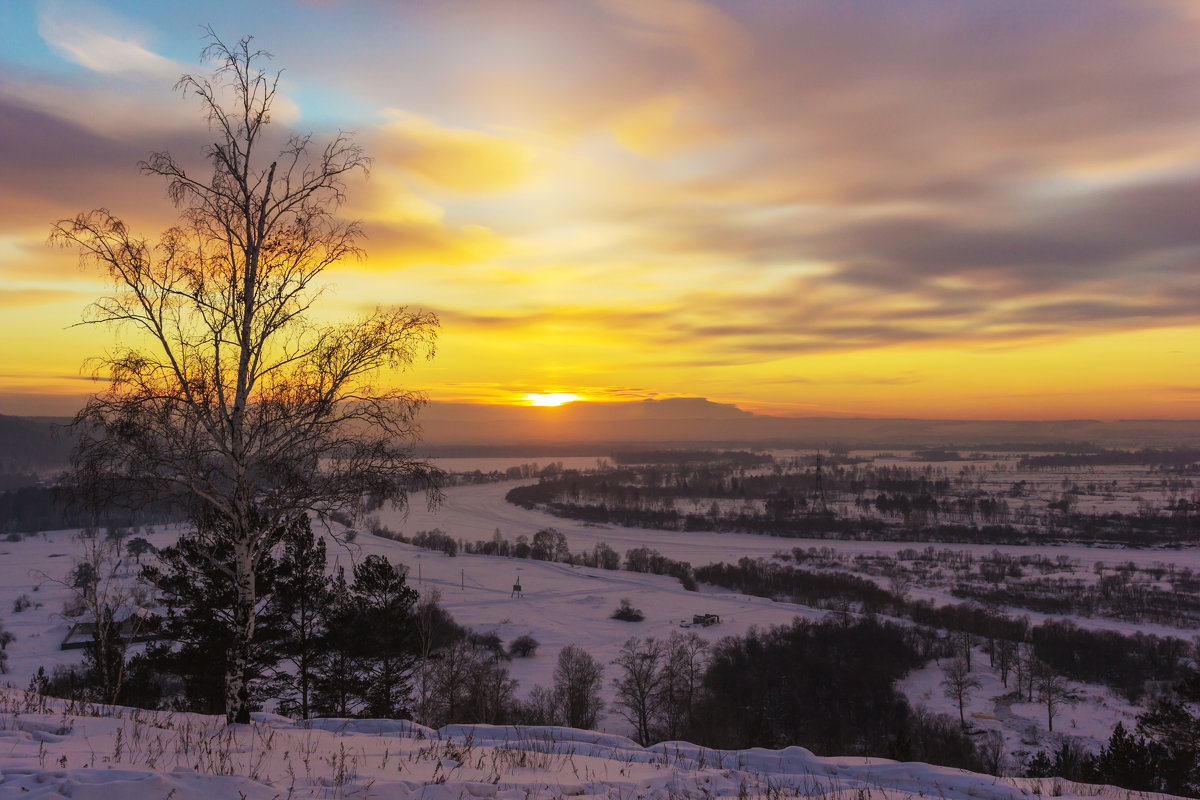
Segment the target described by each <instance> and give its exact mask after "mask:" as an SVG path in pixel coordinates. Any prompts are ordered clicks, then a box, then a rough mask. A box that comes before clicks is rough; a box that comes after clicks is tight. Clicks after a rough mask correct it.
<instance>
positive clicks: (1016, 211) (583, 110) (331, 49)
mask: <svg viewBox="0 0 1200 800" xmlns="http://www.w3.org/2000/svg"><path fill="white" fill-rule="evenodd" d="M172 5H173V4H144V3H139V2H134V0H128V1H124V0H123V1H122V2H117V1H116V0H113V1H112V2H77V1H76V0H40V1H39V2H31V3H28V4H10V5H6V6H5V7H4V8H3V9H0V413H20V414H33V413H66V412H69V411H70V410H71V409H72V408H73V407H74V406H75V405H76V404H77V402H78V397H79V396H80V395H81V393H83V392H86V391H87V390H88V388H89V387H90V386H91V384H89V383H88V382H87V381H85V380H82V379H81V375H84V374H86V371H83V372H81V365H82V363H83V361H84V359H85V358H86V357H87V356H88V355H92V354H98V353H100V352H102V351H103V349H104V348H105V347H106V346H107V345H108V344H110V343H111V342H112V341H113V338H112V337H113V334H112V333H111V332H107V331H104V330H100V329H83V328H72V327H70V326H71V325H72V324H73V323H74V322H76V321H77V320H78V319H79V318H80V315H81V312H82V310H83V308H84V306H85V305H86V304H87V302H88V301H89V299H92V298H94V297H96V296H97V295H98V294H99V293H101V292H102V291H104V287H103V285H102V284H100V283H99V282H98V281H97V280H96V276H95V275H93V274H90V273H88V272H85V271H81V270H80V269H79V268H78V267H77V265H76V262H75V256H74V254H73V253H71V252H70V251H63V250H56V249H53V248H51V247H50V246H49V245H48V244H47V243H46V239H47V234H48V231H49V226H50V224H51V223H52V222H54V221H55V220H57V219H60V218H62V217H65V216H69V215H73V214H75V213H77V212H79V211H83V210H87V209H90V208H93V207H99V206H104V207H107V208H110V209H111V210H112V211H114V212H115V213H117V214H119V215H122V216H124V217H125V218H126V219H128V220H129V221H130V222H131V224H132V225H133V226H134V227H135V228H137V229H139V230H141V231H143V232H144V233H145V234H147V235H151V236H152V235H154V234H156V233H157V232H158V231H159V230H161V229H162V228H164V227H166V226H167V225H169V224H171V222H172V221H173V215H174V210H173V209H172V208H171V206H170V205H169V203H167V201H166V199H165V197H164V193H163V187H162V186H161V185H160V184H158V183H156V182H155V181H154V180H153V179H150V178H146V177H142V176H141V175H139V174H138V172H137V169H136V162H137V161H138V159H140V158H143V157H145V155H146V154H147V153H149V152H150V151H151V150H159V149H164V148H169V149H170V150H171V151H172V153H174V154H176V155H177V156H179V157H180V158H182V159H184V160H186V159H189V158H191V159H194V158H195V156H196V154H197V153H198V148H199V147H200V146H201V145H202V144H203V142H204V140H205V136H206V135H207V133H208V132H207V131H206V129H205V126H204V123H203V120H202V119H201V118H200V116H199V114H198V110H197V107H196V105H195V103H194V102H192V101H189V100H186V99H183V98H181V97H179V96H178V95H177V94H176V93H174V92H173V91H172V88H171V87H172V85H173V83H174V81H175V79H176V78H177V77H178V75H179V74H180V73H182V72H184V71H195V70H197V69H198V68H199V67H198V65H197V58H198V53H199V49H200V47H201V46H202V42H201V39H200V34H199V28H198V26H199V25H201V24H209V23H211V24H213V25H214V27H215V28H216V29H217V30H218V32H220V33H222V34H223V35H225V36H227V37H229V38H236V37H237V36H239V35H241V34H242V33H244V32H250V33H254V34H255V35H256V36H257V37H258V40H259V42H260V43H261V44H262V46H264V47H266V48H267V49H270V50H271V51H273V52H274V53H275V55H276V59H275V64H276V65H277V66H279V67H283V68H286V70H287V72H286V73H285V77H284V81H283V93H284V98H283V100H282V102H281V103H280V104H279V106H278V107H277V109H276V111H277V114H276V119H275V124H276V125H277V126H280V127H285V128H288V129H291V130H295V131H313V132H315V134H316V135H317V138H318V139H319V138H320V137H321V135H322V132H328V131H330V130H333V129H336V128H337V127H342V128H346V129H350V130H353V131H355V132H356V136H357V138H358V140H359V141H360V142H361V143H362V144H363V145H364V146H365V147H366V149H367V150H368V152H369V153H370V154H371V155H372V156H373V157H374V159H375V163H374V168H373V170H372V173H371V176H370V178H369V180H367V181H365V182H360V183H356V184H354V185H352V186H351V187H350V201H349V203H348V205H347V207H346V208H345V213H346V214H347V215H348V216H352V217H356V218H359V219H361V220H362V221H363V224H364V227H365V230H366V232H367V235H368V238H367V240H366V242H365V245H366V248H367V250H368V253H369V257H368V259H367V260H365V261H364V262H361V263H351V264H345V265H340V266H339V267H337V268H335V269H333V270H331V271H330V272H329V273H328V275H327V277H328V279H329V282H330V284H331V285H332V287H333V288H334V292H333V293H332V294H331V295H330V297H329V298H328V299H327V300H326V301H325V303H324V306H323V307H322V309H321V314H322V315H323V316H324V317H325V318H328V319H331V320H332V319H337V318H341V317H344V316H347V315H353V314H355V313H358V312H359V311H361V310H363V309H364V308H368V307H371V306H373V305H375V304H393V303H396V304H407V305H412V306H419V307H422V308H426V309H430V310H434V311H436V312H437V313H438V315H439V316H440V318H441V321H442V334H441V338H440V344H439V350H438V355H437V357H436V359H435V360H434V361H432V362H431V363H428V364H422V365H420V366H419V367H418V368H416V369H415V370H414V371H413V372H412V373H410V374H409V375H407V376H406V377H405V380H407V381H409V382H411V383H412V384H414V385H415V386H418V387H420V388H423V389H425V390H427V391H428V392H429V394H430V395H431V397H432V398H433V399H434V400H435V401H438V400H441V401H455V402H461V401H469V402H486V403H497V402H500V403H524V402H526V400H525V399H524V398H525V396H526V395H528V394H530V393H540V392H568V393H573V394H576V395H579V396H582V397H583V398H586V399H593V400H614V401H616V400H636V399H644V398H666V397H678V396H701V397H707V398H709V399H711V400H714V401H718V402H723V403H734V404H737V405H738V406H740V407H742V408H745V409H751V410H757V411H762V412H766V413H772V414H781V415H793V416H827V415H864V416H908V417H937V418H989V419H1034V418H1041V419H1057V418H1083V417H1090V418H1101V419H1112V418H1122V417H1125V418H1128V417H1136V418H1175V419H1178V418H1198V417H1200V346H1198V343H1200V337H1198V335H1197V334H1200V317H1198V316H1197V308H1198V305H1200V268H1198V267H1200V263H1198V261H1200V137H1198V136H1197V131H1200V126H1198V125H1197V123H1198V122H1200V28H1198V27H1197V26H1198V22H1200V18H1198V17H1197V15H1196V14H1194V13H1193V9H1194V6H1193V5H1192V4H1190V3H1186V2H1170V1H1169V0H1154V1H1153V2H1151V1H1149V0H1146V1H1143V0H1130V2H1108V1H1107V0H1089V1H1088V2H1063V3H1044V2H1040V0H1037V1H1035V0H1025V1H1024V2H1023V1H1022V0H1013V1H1012V2H1007V1H1006V2H990V3H985V2H963V3H954V4H946V3H942V2H932V0H930V2H919V1H916V0H914V2H911V3H893V2H886V1H885V0H875V1H874V2H868V1H867V0H846V2H838V3H816V2H799V1H798V2H795V3H777V2H765V1H764V2H754V1H752V0H746V1H745V2H728V3H717V2H700V1H699V0H660V1H659V2H655V3H643V2H634V0H581V1H580V2H577V3H561V4H556V3H544V2H540V0H496V1H495V2H489V3H475V2H467V0H445V2H439V3H432V4H402V3H382V2H371V1H369V0H363V1H362V2H349V1H347V2H332V1H331V2H306V3H291V2H282V1H281V0H280V1H278V2H265V3H261V4H259V3H256V4H245V3H235V2H232V0H230V1H229V2H225V1H224V0H222V1H221V2H210V3H199V4H191V5H189V7H188V9H187V10H186V11H181V10H180V9H178V8H172V7H169V6H172ZM244 6H253V7H252V8H245V7H244ZM314 41H320V43H321V46H320V47H319V48H314V47H313V46H312V43H313V42H314ZM318 50H319V52H315V51H318Z"/></svg>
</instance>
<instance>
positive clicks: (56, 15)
mask: <svg viewBox="0 0 1200 800" xmlns="http://www.w3.org/2000/svg"><path fill="white" fill-rule="evenodd" d="M118 24H119V23H118V21H117V20H116V19H114V18H113V17H112V16H111V15H110V14H107V13H101V12H100V11H99V9H97V8H96V7H95V6H93V5H91V4H86V3H79V2H65V1H63V0H43V2H42V3H41V5H40V8H39V13H38V33H39V34H40V35H41V37H42V39H43V40H44V41H45V42H46V44H47V45H49V46H50V48H51V49H52V50H54V51H55V52H56V53H58V54H59V55H61V56H62V57H64V58H66V59H68V60H69V61H72V62H74V63H75V64H78V65H80V66H82V67H85V68H87V69H89V70H92V71H93V72H102V73H114V74H122V73H124V74H129V73H133V74H140V75H147V76H152V77H155V78H160V79H169V78H177V77H179V73H180V71H181V70H180V68H179V65H178V64H176V63H175V62H174V61H172V60H170V59H168V58H164V57H163V56H160V55H159V54H157V53H154V52H152V51H151V50H148V49H147V48H146V47H145V46H144V45H143V44H142V43H141V42H140V41H138V40H139V38H140V37H138V36H137V35H136V34H134V33H133V32H132V31H129V30H112V28H114V27H117V25H118ZM106 28H107V30H106Z"/></svg>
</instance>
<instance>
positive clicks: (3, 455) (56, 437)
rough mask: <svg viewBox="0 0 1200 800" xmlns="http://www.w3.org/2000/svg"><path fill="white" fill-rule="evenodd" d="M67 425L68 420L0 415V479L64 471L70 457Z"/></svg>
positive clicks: (64, 418) (62, 418)
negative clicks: (15, 475)
mask: <svg viewBox="0 0 1200 800" xmlns="http://www.w3.org/2000/svg"><path fill="white" fill-rule="evenodd" d="M68 422H70V419H69V418H68V417H13V416H9V415H7V414H0V475H12V474H17V473H27V472H54V471H57V470H60V469H64V468H65V467H66V466H67V464H68V462H69V460H70V457H71V439H70V436H69V434H68V432H67V430H66V429H65V428H64V426H65V425H66V424H67V423H68Z"/></svg>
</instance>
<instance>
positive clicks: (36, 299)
mask: <svg viewBox="0 0 1200 800" xmlns="http://www.w3.org/2000/svg"><path fill="white" fill-rule="evenodd" d="M88 296H89V295H85V294H84V293H83V292H76V291H70V290H67V289H5V290H4V291H3V292H0V308H14V307H17V306H41V305H49V304H51V303H60V302H62V301H64V300H78V299H81V298H86V297H88Z"/></svg>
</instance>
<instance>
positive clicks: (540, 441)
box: [0, 398, 1200, 474]
mask: <svg viewBox="0 0 1200 800" xmlns="http://www.w3.org/2000/svg"><path fill="white" fill-rule="evenodd" d="M68 422H70V418H68V417H17V416H11V415H5V414H0V474H5V473H10V474H11V473H23V472H46V471H53V470H58V469H62V468H63V467H65V466H66V465H67V462H68V459H69V457H70V451H71V442H70V439H69V435H68V432H67V431H66V430H65V429H64V427H63V426H65V424H66V423H68ZM420 423H421V426H422V428H423V436H422V441H421V443H420V447H419V450H420V452H421V453H423V454H425V455H429V456H442V457H453V456H471V457H477V456H495V457H514V458H519V457H523V456H542V457H545V456H552V455H555V456H579V455H605V454H607V453H609V452H611V451H615V450H617V449H629V448H635V449H638V448H647V447H661V446H666V447H692V448H705V447H718V448H729V447H755V448H775V449H788V448H802V449H811V448H821V449H833V448H849V449H896V450H915V449H922V448H927V447H947V448H957V449H962V450H1003V451H1011V452H1024V451H1028V452H1038V451H1040V452H1046V451H1055V452H1062V451H1066V450H1076V451H1078V450H1080V449H1086V448H1087V447H1110V448H1112V447H1118V448H1120V447H1123V448H1137V447H1161V448H1173V447H1187V446H1200V420H1139V419H1123V420H1117V421H1115V422H1104V421H1100V420H1092V419H1079V420H1050V421H1045V420H1026V421H1013V420H936V419H910V418H903V417H895V418H853V417H773V416H768V415H765V414H755V413H753V412H750V411H743V410H742V409H740V408H738V407H736V406H733V405H729V404H724V403H714V402H712V401H710V400H706V399H704V398H675V399H668V400H643V401H638V402H629V403H590V402H576V403H570V404H567V405H563V406H558V407H551V408H538V407H531V406H500V405H476V404H469V403H432V404H431V405H430V406H429V407H428V408H426V409H425V410H424V411H423V412H422V414H421V416H420Z"/></svg>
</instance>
